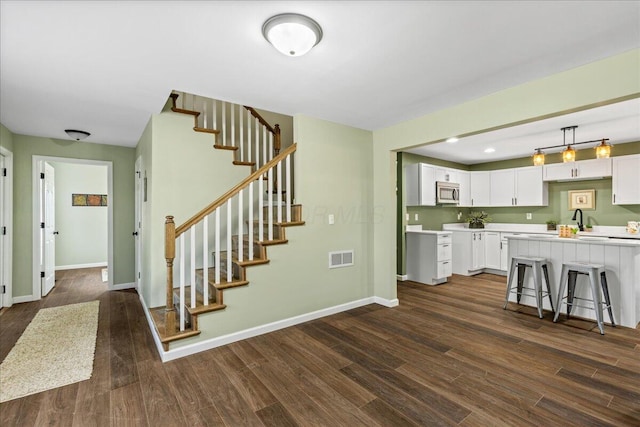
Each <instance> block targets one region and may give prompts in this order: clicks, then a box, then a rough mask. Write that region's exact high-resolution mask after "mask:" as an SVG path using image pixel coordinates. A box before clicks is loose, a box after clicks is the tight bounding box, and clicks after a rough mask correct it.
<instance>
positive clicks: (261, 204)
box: [258, 176, 269, 242]
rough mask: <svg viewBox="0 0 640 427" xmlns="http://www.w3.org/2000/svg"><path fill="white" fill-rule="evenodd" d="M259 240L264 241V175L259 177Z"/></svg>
mask: <svg viewBox="0 0 640 427" xmlns="http://www.w3.org/2000/svg"><path fill="white" fill-rule="evenodd" d="M268 186H269V184H267V187H268ZM258 241H259V242H262V241H264V177H262V176H261V177H260V178H258Z"/></svg>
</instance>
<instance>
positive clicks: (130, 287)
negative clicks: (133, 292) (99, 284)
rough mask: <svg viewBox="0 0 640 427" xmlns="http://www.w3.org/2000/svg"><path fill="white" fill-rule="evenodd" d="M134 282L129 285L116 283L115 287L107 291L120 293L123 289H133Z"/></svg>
mask: <svg viewBox="0 0 640 427" xmlns="http://www.w3.org/2000/svg"><path fill="white" fill-rule="evenodd" d="M135 288H136V282H129V283H118V284H117V285H113V286H112V287H111V288H110V289H109V290H110V291H121V290H123V289H135Z"/></svg>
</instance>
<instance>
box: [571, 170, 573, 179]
mask: <svg viewBox="0 0 640 427" xmlns="http://www.w3.org/2000/svg"><path fill="white" fill-rule="evenodd" d="M571 178H573V169H571Z"/></svg>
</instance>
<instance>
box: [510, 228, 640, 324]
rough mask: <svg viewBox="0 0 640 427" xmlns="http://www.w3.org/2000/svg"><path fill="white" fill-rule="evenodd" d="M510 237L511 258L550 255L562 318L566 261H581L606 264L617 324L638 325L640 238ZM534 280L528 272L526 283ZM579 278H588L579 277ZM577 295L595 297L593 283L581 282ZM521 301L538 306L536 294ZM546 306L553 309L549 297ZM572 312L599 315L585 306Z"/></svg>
mask: <svg viewBox="0 0 640 427" xmlns="http://www.w3.org/2000/svg"><path fill="white" fill-rule="evenodd" d="M508 239H509V252H508V257H509V259H511V258H513V257H518V256H521V257H543V258H546V259H547V263H548V270H549V281H550V284H551V294H552V296H553V301H554V306H555V307H556V309H558V306H560V307H559V309H560V310H561V315H560V318H561V319H562V318H564V316H565V313H566V306H563V305H561V304H559V303H558V301H557V298H558V289H559V284H560V274H561V271H562V264H563V263H565V262H574V261H578V262H588V263H592V264H601V265H604V268H605V271H606V276H607V281H608V286H609V293H610V296H611V305H612V307H613V314H614V318H615V321H616V324H618V325H622V326H626V327H629V328H635V327H636V326H637V325H638V323H639V322H640V240H637V239H619V238H607V237H596V236H578V237H574V238H561V237H558V236H556V235H528V236H527V235H516V236H510V237H508ZM532 280H533V279H532V277H531V275H527V277H526V278H525V281H528V283H526V282H525V286H528V287H532V285H533V283H532ZM578 280H587V279H586V278H585V277H578ZM576 297H581V298H586V299H591V294H590V291H589V287H588V286H579V287H578V288H577V289H576ZM509 301H510V302H516V296H515V295H512V296H510V297H509ZM520 303H521V304H525V305H530V306H533V307H536V300H535V298H534V297H530V296H523V297H522V299H521V301H520ZM544 309H545V310H550V309H551V307H550V305H549V302H548V301H546V300H545V301H544ZM571 315H572V316H577V317H582V318H586V319H592V320H594V321H595V319H596V317H595V312H594V311H593V310H590V309H588V308H584V307H574V309H573V310H572V312H571Z"/></svg>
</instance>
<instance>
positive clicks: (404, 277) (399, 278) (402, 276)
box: [396, 274, 409, 282]
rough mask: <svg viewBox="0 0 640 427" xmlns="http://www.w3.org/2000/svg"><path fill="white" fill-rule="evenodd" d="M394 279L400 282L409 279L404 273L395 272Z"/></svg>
mask: <svg viewBox="0 0 640 427" xmlns="http://www.w3.org/2000/svg"><path fill="white" fill-rule="evenodd" d="M396 280H398V281H400V282H405V281H407V280H409V277H408V276H407V275H406V274H396Z"/></svg>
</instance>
